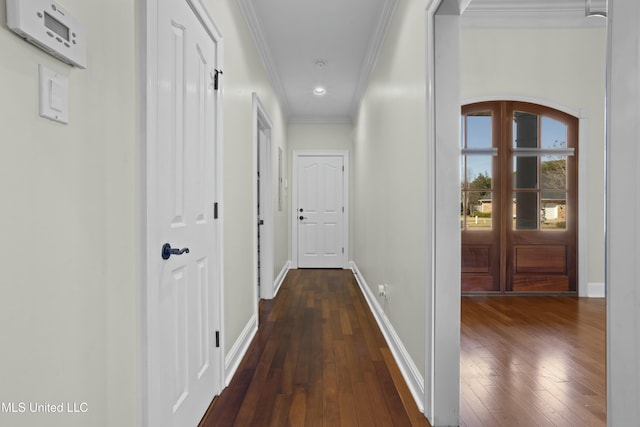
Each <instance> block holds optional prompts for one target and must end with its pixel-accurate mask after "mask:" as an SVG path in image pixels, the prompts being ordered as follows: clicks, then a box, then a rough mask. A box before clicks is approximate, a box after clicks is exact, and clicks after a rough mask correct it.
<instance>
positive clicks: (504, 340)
mask: <svg viewBox="0 0 640 427" xmlns="http://www.w3.org/2000/svg"><path fill="white" fill-rule="evenodd" d="M605 310H606V303H605V300H604V299H586V298H573V297H511V296H510V297H463V298H462V326H461V337H460V341H461V355H460V363H461V400H460V415H461V423H460V425H461V426H466V427H478V426H492V427H493V426H509V427H511V426H519V427H527V426H605V425H606V377H605V373H606V365H605V355H606V347H605V346H606V343H605V331H606V311H605Z"/></svg>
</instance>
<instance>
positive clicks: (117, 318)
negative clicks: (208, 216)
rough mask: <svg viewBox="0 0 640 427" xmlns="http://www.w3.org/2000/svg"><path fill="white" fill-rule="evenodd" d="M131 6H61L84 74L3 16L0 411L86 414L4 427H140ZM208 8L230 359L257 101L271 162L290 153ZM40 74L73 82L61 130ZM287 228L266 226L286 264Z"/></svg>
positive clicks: (231, 11)
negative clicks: (220, 147) (83, 60)
mask: <svg viewBox="0 0 640 427" xmlns="http://www.w3.org/2000/svg"><path fill="white" fill-rule="evenodd" d="M138 4H139V2H131V1H129V0H111V1H109V2H86V1H82V0H66V1H65V2H64V5H65V7H66V8H67V9H68V10H69V11H71V12H72V13H73V14H74V15H75V16H76V17H77V18H79V19H80V20H81V21H82V22H83V23H84V25H85V26H86V28H87V31H88V47H89V49H88V68H87V69H86V70H78V69H75V68H71V67H69V66H67V65H65V64H63V63H61V62H59V61H57V60H56V59H54V58H52V57H51V56H49V55H47V54H45V53H44V52H42V51H41V50H39V49H37V48H35V47H33V46H32V45H30V44H28V43H26V42H24V41H23V40H22V39H20V38H18V37H17V36H15V35H14V34H13V33H12V32H11V31H10V30H8V29H7V27H6V25H5V22H6V16H5V0H0V23H1V24H0V52H2V55H1V56H0V194H1V195H2V209H0V235H1V236H2V240H3V245H2V248H1V249H0V267H1V271H2V279H1V280H0V292H1V293H2V298H0V324H2V325H3V327H4V331H3V334H2V342H1V346H2V351H1V352H0V384H2V386H0V402H3V403H5V404H10V403H12V402H14V403H15V404H16V405H18V404H19V403H20V402H25V403H26V404H27V405H28V404H29V403H30V402H34V403H45V402H49V403H56V404H57V403H60V402H65V403H66V402H71V403H74V402H76V403H78V404H80V403H82V402H86V403H87V405H88V406H87V409H88V411H87V412H86V413H83V414H51V413H49V414H29V413H23V414H20V413H17V414H8V413H5V412H0V425H11V426H16V427H20V426H33V425H47V426H53V427H55V426H64V427H69V426H137V425H139V424H140V417H141V413H140V402H141V396H140V354H139V342H140V334H139V330H140V327H141V325H140V317H141V314H140V308H141V300H140V292H141V283H142V279H141V277H142V269H141V268H140V265H141V263H142V262H143V260H142V259H141V257H140V253H141V248H142V241H141V237H140V236H141V230H140V221H141V218H142V216H141V211H140V208H141V206H142V204H141V200H142V197H141V194H140V182H141V179H140V177H141V174H142V171H141V164H142V163H141V153H140V137H139V130H140V127H139V107H140V99H141V98H140V96H139V92H140V85H139V62H138V61H139V58H138V56H139V54H140V51H139V49H138V48H137V46H138V41H139V33H140V31H141V27H140V22H139V19H140V16H141V11H140V10H138V6H137V5H138ZM205 4H206V6H208V7H209V10H210V11H211V15H212V17H213V19H214V21H215V22H216V24H217V25H218V26H219V27H220V29H221V31H222V34H223V37H224V43H225V50H226V54H225V61H224V64H225V68H224V77H223V90H224V106H225V111H224V156H225V158H224V162H225V175H224V180H225V184H224V191H225V194H224V196H225V199H224V205H223V209H224V217H225V229H224V233H225V248H224V249H225V266H224V267H225V283H224V286H225V287H224V292H225V301H224V307H225V326H226V330H225V332H226V333H225V336H224V337H223V338H224V340H225V344H226V348H227V349H229V348H230V347H231V346H232V345H233V343H234V342H235V340H236V339H237V338H238V337H239V335H240V332H241V331H242V330H243V328H244V327H245V325H246V324H247V322H248V321H249V319H250V318H251V317H252V316H253V314H254V313H253V307H254V301H253V275H252V272H251V269H249V268H247V265H251V257H252V256H255V255H254V253H255V251H254V249H253V247H252V237H251V229H252V227H253V218H252V217H251V213H252V206H251V200H252V188H253V187H252V183H253V173H252V165H251V156H252V148H253V147H252V138H251V129H252V116H251V113H252V111H251V93H252V92H254V91H255V92H257V93H258V95H259V96H260V98H261V100H262V102H263V104H264V105H265V108H266V109H267V111H268V114H269V116H270V118H271V120H272V122H273V124H274V128H273V133H272V141H273V149H274V154H273V155H272V158H273V159H274V162H275V161H277V147H278V146H280V147H282V148H283V152H284V153H287V151H288V150H287V146H286V124H285V122H284V119H283V116H282V112H281V110H280V107H279V104H278V101H277V99H276V97H275V95H274V93H273V91H272V90H271V86H270V84H269V82H268V80H267V78H266V73H265V72H264V67H263V66H262V63H261V62H260V60H259V56H258V54H257V52H256V50H255V48H254V47H253V41H252V40H251V38H250V36H249V34H248V32H247V30H246V24H245V23H244V19H243V18H242V15H241V14H240V11H239V10H238V7H237V3H236V2H235V1H229V2H226V1H225V2H218V1H213V0H209V1H206V2H205ZM113 28H117V29H118V31H113ZM38 64H44V65H46V66H48V67H49V68H52V69H54V70H56V71H58V72H60V73H62V74H64V75H67V76H68V77H69V84H70V101H69V104H70V124H69V125H66V126H65V125H61V124H58V123H54V122H52V121H49V120H46V119H43V118H40V117H38ZM273 170H274V171H277V164H275V163H274V168H273ZM285 172H286V169H285ZM274 185H275V180H274ZM275 191H277V190H275ZM276 194H277V193H276ZM287 213H288V205H287V207H286V208H285V210H284V212H282V213H276V215H275V228H276V230H275V232H276V236H285V237H279V238H278V240H277V242H276V253H275V260H276V262H280V263H282V264H284V263H285V262H286V260H287V259H288V253H287V247H288V240H287V237H286V236H287V233H288V230H289V227H288V217H287ZM281 267H282V266H279V267H278V270H277V271H279V268H281ZM27 412H28V406H27Z"/></svg>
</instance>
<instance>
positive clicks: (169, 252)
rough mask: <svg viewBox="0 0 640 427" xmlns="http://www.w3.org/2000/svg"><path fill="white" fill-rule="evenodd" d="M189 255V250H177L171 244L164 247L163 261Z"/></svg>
mask: <svg viewBox="0 0 640 427" xmlns="http://www.w3.org/2000/svg"><path fill="white" fill-rule="evenodd" d="M183 253H189V248H182V249H175V248H172V247H171V245H170V244H169V243H165V244H164V245H162V259H169V257H170V256H171V255H182V254H183Z"/></svg>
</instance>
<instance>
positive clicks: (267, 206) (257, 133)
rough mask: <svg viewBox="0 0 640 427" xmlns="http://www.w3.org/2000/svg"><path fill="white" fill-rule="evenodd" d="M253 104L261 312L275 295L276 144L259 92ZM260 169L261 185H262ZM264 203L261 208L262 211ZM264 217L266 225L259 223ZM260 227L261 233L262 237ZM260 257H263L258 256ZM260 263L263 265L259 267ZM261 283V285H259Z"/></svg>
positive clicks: (256, 272)
mask: <svg viewBox="0 0 640 427" xmlns="http://www.w3.org/2000/svg"><path fill="white" fill-rule="evenodd" d="M252 108H253V115H252V117H253V119H252V121H253V169H254V174H253V176H254V177H256V180H255V181H254V189H253V209H254V212H253V218H254V224H255V225H256V226H255V227H254V230H253V241H254V244H253V247H254V248H256V250H257V249H258V245H259V246H260V248H259V249H260V250H259V253H258V254H257V255H256V256H255V257H254V269H253V271H254V280H253V283H254V290H255V292H256V294H255V298H254V301H255V302H256V306H255V313H256V316H257V313H258V306H257V304H258V303H257V301H258V299H259V298H264V299H271V298H273V296H274V273H273V251H274V243H273V242H274V237H273V145H272V142H271V129H272V128H273V125H272V124H271V119H269V116H268V114H267V111H266V110H265V108H264V106H263V105H262V102H261V101H260V98H259V97H258V95H257V94H256V93H255V92H254V93H253V94H252ZM258 173H260V175H259V180H260V186H259V187H260V188H258V179H257V178H258ZM258 203H260V212H258ZM259 221H262V225H258V223H259ZM258 227H259V228H260V236H259V239H258ZM258 258H259V259H258ZM258 266H259V268H258ZM258 284H260V286H258Z"/></svg>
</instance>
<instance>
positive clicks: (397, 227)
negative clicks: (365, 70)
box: [352, 0, 430, 376]
mask: <svg viewBox="0 0 640 427" xmlns="http://www.w3.org/2000/svg"><path fill="white" fill-rule="evenodd" d="M425 52H426V44H425V2H424V1H422V0H409V1H400V2H398V6H397V9H396V12H395V16H394V18H393V22H392V24H391V27H390V29H389V32H388V34H387V38H386V40H385V43H384V46H383V48H382V51H381V53H380V56H379V58H378V61H377V64H376V66H375V69H374V70H373V72H372V75H371V81H370V84H369V87H368V89H367V91H366V94H365V96H364V98H363V101H362V104H361V107H360V110H359V113H358V118H357V124H356V131H355V141H354V150H353V151H354V155H353V158H354V159H353V163H354V168H353V169H354V172H353V192H352V194H353V197H352V204H353V209H352V210H353V212H354V217H355V218H357V221H355V222H354V224H353V228H352V233H353V240H354V244H353V260H354V262H355V264H356V265H357V267H358V269H359V270H360V272H361V273H362V275H363V276H364V279H365V280H366V282H367V284H368V285H369V286H370V287H371V288H375V289H372V291H373V292H374V294H377V285H378V284H382V283H387V284H388V285H389V287H388V297H387V300H386V301H384V304H382V301H381V305H383V306H384V310H385V313H386V315H387V317H388V319H389V321H390V322H391V324H392V326H393V328H394V329H395V331H396V332H397V334H398V336H399V338H400V340H401V341H402V343H403V344H404V346H405V347H406V349H407V351H408V354H409V356H410V357H411V359H412V360H413V362H414V363H415V365H416V366H417V367H418V369H419V370H420V373H421V374H422V375H423V376H424V374H425V373H424V366H425V348H426V347H425V346H426V343H425V336H426V335H425V333H426V329H425V328H429V327H430V326H429V325H428V320H427V319H428V316H426V314H425V292H427V289H426V284H427V278H426V270H425V264H426V257H427V249H426V246H427V242H426V238H425V234H426V229H425V227H426V215H427V212H426V201H425V194H426V182H427V174H426V170H425V169H426V160H427V152H426V143H425V141H426V124H425V123H426V68H425Z"/></svg>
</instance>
